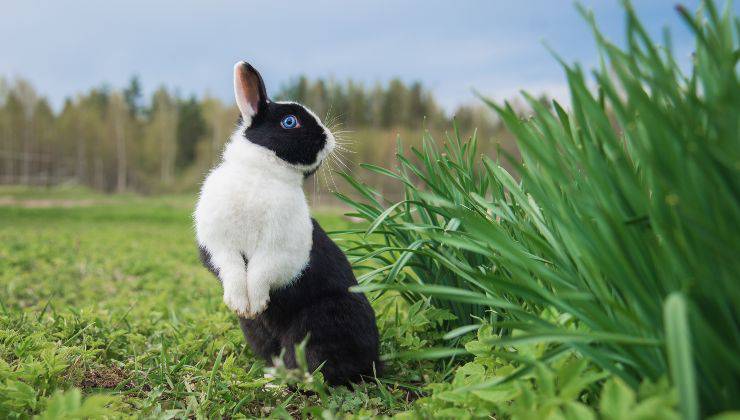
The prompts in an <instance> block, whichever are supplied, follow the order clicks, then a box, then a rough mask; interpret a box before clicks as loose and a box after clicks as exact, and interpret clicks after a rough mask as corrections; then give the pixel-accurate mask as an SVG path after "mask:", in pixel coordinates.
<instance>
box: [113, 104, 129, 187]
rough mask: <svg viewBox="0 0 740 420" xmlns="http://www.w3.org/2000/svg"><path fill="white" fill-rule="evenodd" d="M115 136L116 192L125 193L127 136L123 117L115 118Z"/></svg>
mask: <svg viewBox="0 0 740 420" xmlns="http://www.w3.org/2000/svg"><path fill="white" fill-rule="evenodd" d="M115 118H116V120H115V122H114V124H115V128H114V130H115V135H116V191H117V192H123V191H125V190H126V136H125V133H124V130H123V121H121V116H120V115H117V116H115Z"/></svg>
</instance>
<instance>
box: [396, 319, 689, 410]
mask: <svg viewBox="0 0 740 420" xmlns="http://www.w3.org/2000/svg"><path fill="white" fill-rule="evenodd" d="M495 336H496V334H495V333H494V329H493V327H492V326H491V325H489V324H486V325H484V326H482V327H481V328H480V329H479V330H478V333H477V337H476V339H474V340H471V341H468V342H467V343H466V344H465V348H466V349H467V350H468V351H469V352H470V353H472V354H474V355H475V359H474V360H472V361H471V362H468V363H466V364H464V365H463V366H461V367H460V368H459V369H457V370H456V372H455V375H454V377H453V378H452V380H451V381H450V382H446V383H434V384H430V385H428V386H427V389H428V390H429V391H430V395H429V396H427V397H423V398H421V399H419V400H417V401H416V402H415V404H414V411H413V412H409V413H406V414H407V415H409V416H419V415H421V416H422V417H450V416H454V417H460V418H482V417H486V416H488V415H490V413H495V414H496V415H497V416H501V417H504V418H512V419H531V418H537V419H556V418H557V419H562V418H568V419H596V418H599V417H600V418H605V419H626V418H644V419H648V418H650V419H678V418H679V416H678V414H677V413H676V411H675V405H676V401H675V397H673V394H672V392H671V390H670V387H669V386H668V384H667V383H666V382H665V381H663V382H661V383H659V384H651V383H647V382H646V383H644V384H643V385H642V386H641V387H640V390H639V392H637V393H636V392H635V391H633V390H632V389H631V388H629V387H628V386H626V385H625V384H624V383H623V382H622V381H621V380H619V379H616V378H610V379H609V380H607V381H606V383H605V384H604V386H603V388H601V387H599V386H597V385H598V384H600V383H601V382H602V381H603V380H604V379H605V378H607V377H608V376H609V375H608V374H607V373H605V372H604V371H603V370H601V369H598V368H597V367H595V366H593V364H592V363H589V362H588V361H587V359H585V358H583V357H580V356H578V355H576V354H575V353H573V352H564V353H560V354H557V355H554V356H553V355H548V346H547V345H545V344H528V345H521V346H517V348H513V347H508V348H505V349H500V348H499V347H498V346H495V345H492V344H490V342H491V339H492V338H494V337H495ZM543 357H548V358H549V360H548V363H542V362H539V361H538V360H540V359H542V358H543ZM520 366H528V367H527V368H526V369H524V370H521V371H520V373H519V374H517V375H516V378H515V379H512V375H513V374H514V373H515V372H516V371H517V369H518V368H519V367H520ZM597 401H598V403H597ZM597 410H598V414H597Z"/></svg>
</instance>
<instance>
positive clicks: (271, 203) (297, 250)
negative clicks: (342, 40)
mask: <svg viewBox="0 0 740 420" xmlns="http://www.w3.org/2000/svg"><path fill="white" fill-rule="evenodd" d="M234 92H235V95H236V103H237V105H238V107H239V111H240V112H241V120H240V123H239V125H238V128H237V130H236V131H235V132H234V134H233V135H232V136H231V139H230V140H229V142H228V143H227V145H226V147H225V149H224V152H223V160H222V162H221V163H220V164H219V165H218V166H217V167H216V168H215V169H213V170H212V171H211V172H210V174H209V175H208V177H207V178H206V180H205V182H204V183H203V187H202V189H201V193H200V198H199V200H198V204H197V206H196V210H195V215H194V216H195V228H196V236H197V240H198V245H199V247H200V253H201V259H202V261H203V264H204V265H205V266H206V267H207V268H208V269H209V270H211V271H212V272H213V273H214V274H215V275H216V276H217V277H218V278H219V279H220V280H221V283H222V285H223V292H224V302H225V303H226V305H227V306H228V307H229V308H231V309H232V310H233V311H235V312H236V313H237V315H238V316H239V323H240V325H241V328H242V331H243V332H244V336H245V337H246V339H247V341H248V342H249V344H250V346H251V347H252V349H253V351H254V352H255V353H256V354H257V355H259V356H261V357H263V358H265V359H266V360H268V361H271V360H272V358H273V357H275V356H277V355H279V354H280V352H281V350H282V349H285V363H286V365H287V366H288V367H295V366H296V360H295V352H294V346H295V345H296V344H298V343H300V342H301V341H302V340H303V339H304V338H305V337H306V335H309V341H308V344H307V346H306V359H307V361H308V364H309V368H310V369H312V370H313V369H316V368H317V367H318V366H320V365H321V364H322V363H325V364H324V367H323V369H322V372H323V374H324V376H325V378H326V379H327V381H328V382H329V383H330V384H334V385H337V384H345V383H348V382H350V381H354V380H358V379H359V378H360V377H361V376H362V375H372V374H373V373H374V371H377V370H379V368H380V364H379V360H378V342H379V339H378V330H377V327H376V325H375V315H374V313H373V310H372V307H371V306H370V303H369V302H368V300H367V298H366V297H365V296H364V295H362V294H357V293H351V292H350V291H349V290H348V289H349V288H350V287H351V286H353V285H356V284H357V280H356V279H355V277H354V274H353V273H352V269H351V267H350V265H349V262H348V261H347V258H346V257H345V255H344V254H343V253H342V251H341V250H340V249H339V247H337V245H336V244H335V243H334V242H332V240H331V239H329V237H328V236H327V235H326V233H325V232H324V230H323V229H322V228H321V226H319V224H318V223H317V222H316V221H315V220H313V219H311V217H310V214H309V210H308V204H307V203H306V198H305V195H304V193H303V189H302V184H303V180H304V179H305V178H306V177H307V176H308V175H310V174H312V173H313V172H315V171H316V170H317V169H318V167H319V165H321V163H322V161H323V160H324V159H325V158H326V157H327V156H328V155H329V153H331V151H332V149H333V148H334V145H335V139H334V136H333V135H332V133H331V132H330V131H329V130H328V129H327V128H326V127H325V126H324V125H323V124H322V123H321V121H320V120H319V118H318V117H317V116H316V115H315V114H314V113H312V112H311V111H310V110H308V109H307V108H306V107H304V106H302V105H300V104H297V103H293V102H273V101H270V100H269V99H268V97H267V93H266V90H265V85H264V82H263V80H262V77H261V76H260V74H259V73H258V72H257V70H255V69H254V68H253V67H252V66H251V65H249V64H247V63H246V62H240V63H237V64H236V66H235V67H234Z"/></svg>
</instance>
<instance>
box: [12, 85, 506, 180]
mask: <svg viewBox="0 0 740 420" xmlns="http://www.w3.org/2000/svg"><path fill="white" fill-rule="evenodd" d="M274 99H275V100H295V101H298V102H301V103H305V104H307V105H308V106H309V107H310V108H311V109H312V110H314V112H315V113H316V114H317V115H320V116H322V117H323V119H324V121H325V122H326V123H327V124H329V125H331V126H332V128H333V130H334V131H336V132H337V134H338V135H339V136H340V137H341V138H342V139H343V140H344V142H345V149H349V150H347V151H346V153H345V156H344V158H343V160H342V166H341V167H337V168H333V169H341V170H345V169H352V168H354V167H355V166H356V165H355V162H368V163H375V164H387V163H389V162H390V161H391V160H392V159H393V156H394V153H395V149H396V139H397V137H398V136H401V137H404V138H405V139H407V140H408V141H410V142H411V143H414V142H417V143H418V141H419V140H420V139H421V137H422V132H423V130H429V131H430V132H437V133H441V132H443V131H444V130H446V129H448V128H449V127H451V119H452V117H453V116H454V119H455V121H456V124H457V126H458V127H459V129H460V130H461V131H462V132H464V133H472V131H473V129H474V128H477V129H478V131H479V136H481V134H480V133H485V135H483V136H484V137H485V136H489V135H492V134H493V133H495V132H497V131H500V130H502V127H501V125H500V124H498V123H497V122H496V120H495V119H494V118H493V113H491V112H490V110H487V109H485V108H483V107H481V106H477V105H474V106H460V107H458V108H457V109H456V110H454V112H453V113H452V116H448V114H447V113H446V112H445V111H444V110H443V109H442V107H441V106H440V105H439V104H438V103H437V101H436V100H435V98H434V97H433V95H432V94H431V92H430V91H429V90H427V89H425V88H424V87H423V86H422V85H421V84H420V83H419V82H413V83H410V84H406V83H404V82H403V81H401V80H400V79H392V80H391V81H389V82H388V83H386V84H380V83H377V84H375V85H373V86H372V87H367V86H365V85H363V84H361V83H357V82H354V81H352V80H348V81H345V82H339V81H335V80H324V79H317V80H313V81H311V80H308V79H307V78H306V77H303V76H301V77H298V78H295V79H294V80H292V81H290V82H288V83H285V84H284V85H283V86H281V87H280V89H279V90H277V94H276V95H274ZM237 115H238V113H237V110H236V107H235V106H234V105H233V104H232V103H230V102H228V103H227V102H224V101H223V100H221V99H219V98H216V97H213V96H210V95H204V96H202V97H197V96H195V95H191V96H182V95H180V94H178V93H177V91H176V90H173V89H169V88H167V87H164V86H162V87H159V88H158V89H157V90H156V91H154V93H153V94H152V95H151V97H145V96H144V94H143V93H142V83H141V81H140V80H139V78H137V77H132V78H131V80H130V82H129V83H128V85H127V86H126V87H124V88H122V89H116V88H111V87H109V86H106V85H104V86H100V87H96V88H92V89H90V90H89V91H87V92H84V93H80V94H78V95H76V96H75V97H73V98H67V99H66V100H65V101H64V104H63V105H62V106H61V109H59V110H55V109H54V108H53V107H52V106H51V105H50V103H49V101H48V100H47V99H46V98H45V97H44V95H43V93H40V92H37V91H36V90H35V89H34V87H33V86H32V84H31V83H30V82H28V81H26V80H24V79H22V78H17V79H15V80H13V81H9V80H6V79H0V184H22V185H37V186H53V185H61V184H75V185H82V186H87V187H90V188H93V189H95V190H98V191H101V192H124V191H130V192H140V193H157V192H183V191H194V190H195V189H196V187H197V185H198V183H199V182H200V181H201V180H202V178H203V175H204V173H205V172H206V171H207V170H208V168H210V167H211V166H212V165H213V164H214V163H216V162H217V160H218V159H219V156H220V153H221V149H222V147H223V144H224V143H225V142H226V140H227V139H228V138H229V136H230V134H231V131H232V130H233V128H234V124H235V122H236V118H237ZM347 142H349V144H346V143H347ZM322 175H323V178H322V180H321V181H320V182H321V184H325V185H323V186H327V187H329V186H330V187H331V188H332V189H336V181H334V180H331V181H330V178H329V176H327V174H326V173H322ZM320 178H321V176H320ZM378 182H379V181H378ZM332 184H333V185H332ZM323 190H324V189H322V191H323Z"/></svg>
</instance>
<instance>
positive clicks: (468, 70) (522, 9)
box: [0, 0, 698, 110]
mask: <svg viewBox="0 0 740 420" xmlns="http://www.w3.org/2000/svg"><path fill="white" fill-rule="evenodd" d="M677 1H680V2H681V3H682V4H684V5H686V6H687V7H689V8H690V9H691V10H694V9H695V8H696V7H697V5H698V1H695V0H635V1H634V3H635V6H636V8H637V9H638V11H639V14H640V15H641V17H642V18H643V21H644V23H645V25H646V26H647V27H648V29H649V30H650V32H651V33H652V34H653V35H656V36H658V35H660V33H661V30H662V28H663V27H665V26H668V27H670V28H671V31H672V34H673V39H674V46H675V50H676V52H677V53H678V54H679V56H680V58H685V59H688V56H689V54H690V51H691V37H690V36H689V33H688V31H687V30H686V28H685V26H684V25H683V23H682V22H681V21H680V20H679V18H678V16H677V14H676V12H675V10H674V5H675V4H676V2H677ZM582 3H583V4H585V5H586V6H587V7H588V8H590V9H592V10H593V11H594V12H595V13H596V16H597V20H598V22H599V23H600V25H601V27H602V29H603V31H604V32H605V33H606V34H607V36H608V37H610V38H611V39H612V40H614V41H621V40H622V38H623V27H624V15H623V12H622V9H621V7H620V6H619V2H618V1H616V0H590V1H582ZM0 10H2V13H0V51H1V52H0V76H5V77H6V78H10V79H12V78H13V77H16V76H22V77H24V78H27V79H29V80H30V81H31V82H32V83H33V85H34V86H35V87H36V88H37V90H39V91H40V92H41V93H43V94H45V95H46V96H48V97H49V98H50V99H51V101H52V103H53V104H54V105H55V106H56V107H58V106H59V105H60V104H61V103H62V101H63V100H64V98H65V97H66V96H70V95H74V94H76V93H78V92H81V91H84V90H87V89H89V88H90V87H92V86H96V85H100V84H102V83H108V84H109V85H110V86H112V87H121V86H124V85H125V84H126V83H127V81H128V79H129V78H130V77H131V75H133V74H138V75H139V76H140V78H141V80H142V83H143V86H144V88H145V92H146V93H149V92H151V91H152V90H153V89H155V88H157V87H158V86H159V85H162V84H164V85H166V86H168V87H170V88H173V89H174V88H177V89H179V92H180V93H181V94H183V95H190V94H197V95H202V94H204V93H206V92H208V93H210V94H211V95H215V96H217V97H220V98H223V99H224V100H228V101H231V100H232V99H231V98H232V97H231V89H232V88H231V71H232V66H233V64H234V62H236V61H237V60H240V59H246V60H248V61H250V62H252V63H253V64H254V65H255V66H256V67H257V68H258V69H259V70H260V71H261V72H262V75H263V77H264V78H265V80H266V82H267V85H268V93H269V92H270V91H275V90H276V89H277V88H278V87H279V86H280V84H281V83H284V82H285V81H287V80H290V79H291V78H292V77H295V76H297V75H300V74H306V75H308V76H309V77H334V78H337V79H347V78H352V79H355V80H359V81H362V82H365V83H367V84H372V83H374V82H376V81H381V82H382V81H387V80H388V79H390V78H392V77H395V76H398V77H401V78H402V79H404V80H406V81H412V80H420V81H421V82H422V83H423V84H424V85H425V86H427V87H428V88H430V89H431V90H432V91H433V92H434V93H435V95H436V96H437V98H438V100H439V101H440V102H441V103H442V104H443V105H444V106H445V107H446V108H447V109H448V110H450V109H452V108H453V107H454V106H456V105H458V104H461V103H469V102H473V101H475V97H474V95H473V93H472V91H471V90H472V89H473V88H475V89H477V90H478V91H480V92H482V93H484V94H486V95H488V96H491V97H493V98H496V99H502V98H507V97H511V96H513V95H516V93H517V92H518V91H519V90H520V89H526V90H529V91H531V92H533V93H549V94H550V95H553V96H556V97H560V98H562V97H563V96H564V94H565V93H564V92H565V89H564V87H563V77H562V71H561V70H560V68H559V67H558V65H557V64H556V62H555V60H554V59H553V58H552V57H551V55H550V54H549V52H548V51H547V50H546V48H545V47H544V46H543V41H544V42H546V43H547V44H549V45H550V46H551V47H552V48H553V49H554V50H556V51H557V52H558V53H559V54H560V55H561V56H563V57H564V58H565V59H566V60H568V61H578V62H581V63H582V64H584V65H585V66H592V65H594V64H595V59H596V57H595V53H594V43H593V40H592V37H591V35H590V32H589V29H588V27H587V25H586V24H585V23H584V21H583V19H581V17H580V16H579V14H578V13H577V12H576V9H575V7H574V3H573V2H571V1H565V0H531V1H530V0H519V1H511V0H506V1H504V0H488V1H482V0H481V1H473V0H470V1H463V0H458V1H451V0H448V1H436V0H426V1H397V2H393V1H386V0H378V1H339V0H324V1H312V2H307V1H303V2H298V1H280V2H277V1H269V2H268V1H263V2H256V1H245V0H241V1H237V0H211V1H191V0H180V1H170V0H167V1H163V0H158V1H144V0H130V1H118V0H115V1H114V0H109V1H76V0H70V1H36V0H23V1H21V0H18V1H8V0H0Z"/></svg>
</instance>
